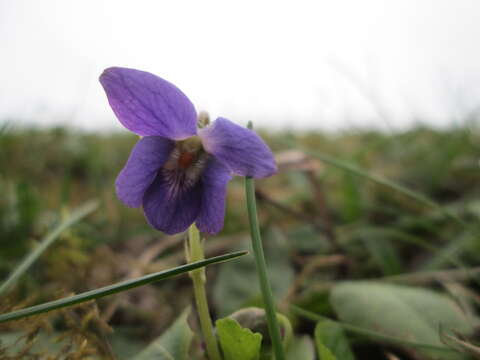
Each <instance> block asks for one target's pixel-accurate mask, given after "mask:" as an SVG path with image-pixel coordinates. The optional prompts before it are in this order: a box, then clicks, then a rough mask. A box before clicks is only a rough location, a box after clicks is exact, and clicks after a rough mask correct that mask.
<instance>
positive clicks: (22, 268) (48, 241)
mask: <svg viewBox="0 0 480 360" xmlns="http://www.w3.org/2000/svg"><path fill="white" fill-rule="evenodd" d="M97 207H98V201H95V200H94V201H89V202H87V203H85V204H84V205H82V206H81V207H79V208H77V209H76V210H74V211H73V213H72V214H71V215H70V217H69V218H68V219H66V220H65V221H63V222H61V223H60V224H59V225H58V226H57V227H55V229H53V230H52V231H51V232H50V233H48V234H47V235H46V236H45V237H44V238H43V239H42V241H41V242H40V244H39V245H38V246H37V247H36V248H35V249H34V250H33V251H31V252H30V253H29V254H28V255H27V256H26V257H25V258H24V259H23V260H22V262H21V263H20V264H19V265H18V266H17V267H16V268H15V270H13V271H12V273H11V274H10V275H9V276H8V278H7V279H6V280H5V281H4V282H3V284H2V285H1V286H0V295H1V294H3V293H4V292H5V291H7V290H8V289H9V288H10V287H11V286H12V285H13V284H14V283H15V282H17V280H18V279H19V278H20V277H21V276H22V275H23V274H24V273H25V272H26V271H27V270H28V268H29V267H30V266H32V264H33V263H34V262H35V261H36V260H37V259H38V258H39V257H40V255H42V254H43V252H44V251H45V250H47V249H48V247H49V246H50V245H52V244H53V242H54V241H55V240H56V239H57V238H58V236H59V235H60V234H61V233H62V232H63V231H65V230H66V229H68V228H69V227H70V226H72V225H73V224H75V223H76V222H78V221H79V220H81V219H82V218H84V217H85V216H87V215H88V214H90V213H91V212H92V211H94V210H95V209H96V208H97Z"/></svg>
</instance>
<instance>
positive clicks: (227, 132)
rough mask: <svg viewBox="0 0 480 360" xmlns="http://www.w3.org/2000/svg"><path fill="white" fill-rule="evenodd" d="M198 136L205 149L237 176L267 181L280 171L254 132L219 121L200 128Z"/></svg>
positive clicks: (224, 120) (228, 122) (222, 119)
mask: <svg viewBox="0 0 480 360" xmlns="http://www.w3.org/2000/svg"><path fill="white" fill-rule="evenodd" d="M198 135H199V136H200V138H201V139H202V143H203V147H204V148H205V150H206V151H207V152H208V153H210V154H212V155H214V156H215V157H216V158H217V159H218V160H219V161H220V162H221V163H222V164H223V165H224V166H226V167H227V168H228V169H229V170H230V171H231V172H232V173H234V174H236V175H241V176H253V177H255V178H263V177H267V176H270V175H273V174H274V173H275V172H276V171H277V165H276V164H275V160H274V158H273V154H272V151H271V150H270V148H269V147H268V146H267V144H265V142H264V141H263V140H262V139H261V138H260V137H259V136H258V135H257V134H256V133H255V132H254V131H252V130H250V129H247V128H244V127H241V126H239V125H237V124H235V123H233V122H231V121H230V120H227V119H224V118H218V119H217V120H215V121H214V122H213V123H212V125H210V126H207V127H205V128H203V129H199V130H198Z"/></svg>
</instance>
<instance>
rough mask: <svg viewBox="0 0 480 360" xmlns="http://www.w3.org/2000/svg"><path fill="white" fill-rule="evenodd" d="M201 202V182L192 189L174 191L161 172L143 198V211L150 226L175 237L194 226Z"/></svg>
mask: <svg viewBox="0 0 480 360" xmlns="http://www.w3.org/2000/svg"><path fill="white" fill-rule="evenodd" d="M201 202H202V183H201V181H198V182H197V183H196V184H195V185H194V186H193V187H191V188H190V189H181V190H180V191H174V189H173V188H172V185H171V184H170V183H169V182H167V181H166V179H165V176H164V174H163V173H162V171H160V172H159V173H158V176H157V178H156V179H155V181H154V182H153V184H152V185H151V186H150V187H149V188H148V190H147V192H146V193H145V196H144V197H143V209H144V211H145V216H146V217H147V220H148V222H149V223H150V225H152V226H153V227H154V228H155V229H157V230H160V231H163V232H164V233H167V234H169V235H173V234H177V233H179V232H182V231H185V230H187V228H188V227H189V226H190V225H191V224H193V222H194V221H195V219H196V218H197V216H198V213H199V212H200V206H201Z"/></svg>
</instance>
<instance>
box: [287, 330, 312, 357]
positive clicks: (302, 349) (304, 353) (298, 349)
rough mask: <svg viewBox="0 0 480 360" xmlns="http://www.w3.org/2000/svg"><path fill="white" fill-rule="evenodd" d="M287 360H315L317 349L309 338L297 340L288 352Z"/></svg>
mask: <svg viewBox="0 0 480 360" xmlns="http://www.w3.org/2000/svg"><path fill="white" fill-rule="evenodd" d="M287 360H315V348H314V347H313V341H312V339H310V337H309V336H307V335H305V336H302V337H298V338H295V339H294V340H293V341H292V343H291V345H290V346H289V348H288V350H287Z"/></svg>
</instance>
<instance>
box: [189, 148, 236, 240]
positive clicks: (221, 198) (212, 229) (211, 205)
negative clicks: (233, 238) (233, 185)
mask: <svg viewBox="0 0 480 360" xmlns="http://www.w3.org/2000/svg"><path fill="white" fill-rule="evenodd" d="M231 179H232V176H231V175H230V171H229V170H228V169H227V168H226V167H225V166H223V165H222V164H221V163H220V162H219V161H218V160H216V159H215V158H213V157H212V158H210V160H209V163H208V165H207V167H206V168H205V171H204V173H203V174H202V178H201V181H202V183H203V196H202V206H201V208H200V214H199V215H198V218H197V221H196V224H197V226H198V228H199V229H200V231H202V232H205V233H208V234H211V235H213V234H216V233H218V232H219V231H220V230H222V228H223V219H224V217H225V200H226V194H227V184H228V182H229V181H230V180H231Z"/></svg>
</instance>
